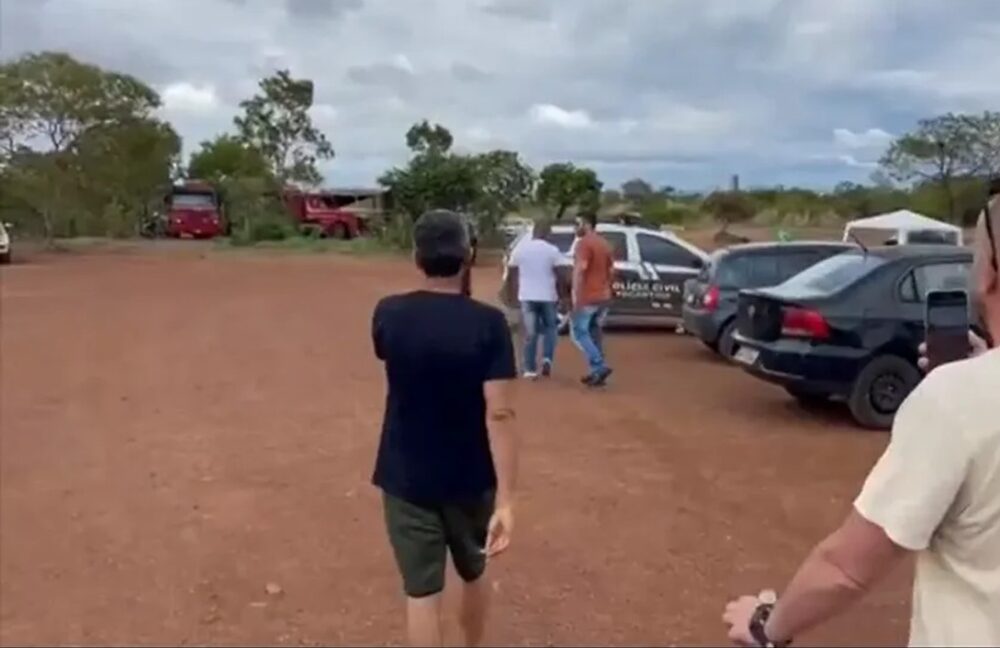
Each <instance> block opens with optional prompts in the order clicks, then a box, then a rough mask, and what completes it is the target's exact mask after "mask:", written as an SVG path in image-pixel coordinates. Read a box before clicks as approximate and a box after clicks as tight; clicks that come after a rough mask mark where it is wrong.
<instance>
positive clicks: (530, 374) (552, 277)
mask: <svg viewBox="0 0 1000 648" xmlns="http://www.w3.org/2000/svg"><path fill="white" fill-rule="evenodd" d="M551 232H552V227H551V225H550V224H549V223H548V222H547V221H539V222H537V223H535V226H534V229H533V232H532V236H531V238H529V239H528V240H526V241H523V242H522V243H521V244H520V245H518V246H517V247H515V248H514V251H513V253H512V254H511V257H510V269H509V270H508V274H507V277H508V280H509V281H510V282H511V283H512V284H513V285H516V286H517V299H518V302H519V303H520V308H521V324H522V326H523V328H524V349H523V356H522V358H523V361H522V369H523V375H524V377H525V378H528V379H534V378H537V377H538V339H539V338H541V339H542V366H541V374H542V375H543V376H549V375H550V374H551V373H552V362H553V359H554V355H555V351H556V336H557V330H556V329H557V327H558V304H559V289H560V287H561V285H562V284H563V283H566V282H565V281H564V280H563V278H562V272H563V267H564V266H565V265H566V261H565V259H564V257H563V254H562V252H560V251H559V248H557V247H556V246H554V245H552V243H550V242H549V240H548V238H549V234H550V233H551Z"/></svg>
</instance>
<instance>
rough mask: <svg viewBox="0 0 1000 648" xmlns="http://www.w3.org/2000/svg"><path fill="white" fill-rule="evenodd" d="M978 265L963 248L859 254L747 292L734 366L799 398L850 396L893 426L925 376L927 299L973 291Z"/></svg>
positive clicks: (865, 417) (862, 416) (861, 418)
mask: <svg viewBox="0 0 1000 648" xmlns="http://www.w3.org/2000/svg"><path fill="white" fill-rule="evenodd" d="M971 264H972V253H971V252H970V251H969V250H967V249H965V248H960V247H955V246H941V245H927V246H922V245H920V246H918V245H912V246H911V245H904V246H897V247H883V248H875V249H872V250H865V249H858V250H855V251H850V252H844V253H842V254H839V255H837V256H834V257H831V258H829V259H827V260H825V261H821V262H820V263H818V264H816V265H814V266H812V267H811V268H808V269H807V270H805V271H804V272H802V273H801V274H798V275H796V276H794V277H792V278H791V279H789V280H788V281H786V282H785V283H783V284H781V285H779V286H776V287H774V288H767V289H760V290H744V291H742V292H741V293H740V296H739V305H738V314H737V333H736V341H737V343H738V344H739V345H740V349H739V350H738V351H737V353H736V356H735V359H736V361H737V362H739V363H741V364H742V365H743V366H744V367H745V368H746V369H747V371H749V372H750V373H752V374H753V375H755V376H758V377H760V378H762V379H764V380H767V381H769V382H772V383H776V384H779V385H781V386H783V387H785V389H786V390H788V392H789V393H791V394H792V395H793V396H795V397H796V398H797V399H799V400H800V401H804V402H815V401H819V400H826V399H829V398H836V399H843V400H846V401H847V405H848V407H849V408H850V411H851V413H852V414H853V416H854V418H855V420H856V421H857V422H858V423H860V424H861V425H864V426H866V427H871V428H888V427H889V426H891V424H892V419H893V417H894V416H895V413H896V410H897V409H898V408H899V406H900V404H902V402H903V400H904V399H905V398H906V396H907V395H909V393H910V391H912V390H913V388H914V387H915V386H916V385H917V383H919V382H920V379H921V373H920V371H919V370H918V368H917V357H918V350H917V349H918V346H919V345H920V343H921V342H922V341H923V338H924V307H925V305H924V302H925V298H926V295H927V293H928V292H929V291H932V290H956V289H963V290H964V289H967V288H968V283H969V271H970V267H971Z"/></svg>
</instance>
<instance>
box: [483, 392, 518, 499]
mask: <svg viewBox="0 0 1000 648" xmlns="http://www.w3.org/2000/svg"><path fill="white" fill-rule="evenodd" d="M506 389H507V387H506V386H504V387H502V388H499V389H495V390H494V389H490V387H489V386H488V387H487V399H486V402H487V411H486V417H487V422H486V425H487V428H488V430H489V438H490V452H491V453H492V454H493V467H494V470H495V471H496V474H497V495H496V500H497V501H496V506H497V508H502V507H504V506H510V505H511V504H513V501H514V492H515V488H516V487H517V468H518V438H517V416H516V413H515V411H514V408H513V406H512V404H511V403H510V401H509V400H508V398H507V397H506V394H503V395H502V396H499V395H498V394H497V392H501V393H503V392H505V391H506ZM491 391H492V392H493V393H492V394H491V393H490V392H491Z"/></svg>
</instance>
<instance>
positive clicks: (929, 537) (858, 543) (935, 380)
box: [723, 183, 1000, 646]
mask: <svg viewBox="0 0 1000 648" xmlns="http://www.w3.org/2000/svg"><path fill="white" fill-rule="evenodd" d="M998 189H1000V186H997V184H996V183H994V184H993V185H992V191H991V201H990V203H989V205H988V206H987V208H986V209H985V210H984V213H983V214H982V216H981V217H980V222H979V229H978V231H977V233H976V254H975V263H974V265H973V277H972V287H973V288H972V293H973V295H974V299H975V301H976V303H977V305H978V307H979V310H980V313H981V315H982V317H983V320H984V324H985V328H986V331H987V332H988V334H989V337H991V338H992V340H993V341H994V342H997V341H1000V273H998V259H1000V246H998V244H997V237H996V234H997V232H998V229H1000V199H998V197H997V193H1000V192H998V191H997V190H998ZM991 233H992V236H991ZM974 342H975V344H976V346H978V347H980V348H978V349H977V350H976V357H974V358H971V359H969V360H963V361H960V362H954V363H951V364H946V365H944V366H942V367H940V368H937V369H934V370H933V371H932V372H931V373H930V374H929V375H928V376H927V377H926V378H925V379H924V381H923V382H922V383H921V384H920V385H919V386H918V387H917V389H916V390H914V391H913V393H912V394H911V395H910V397H909V398H907V399H906V402H905V403H904V404H903V406H902V407H901V408H900V410H899V412H898V413H897V414H896V420H895V423H894V424H893V429H892V437H891V439H890V441H889V445H888V447H887V448H886V450H885V453H884V454H883V455H882V458H881V459H879V461H878V463H877V464H876V465H875V467H874V469H872V472H871V474H869V475H868V479H867V480H866V481H865V485H864V487H863V488H862V490H861V494H860V495H859V496H858V498H857V499H856V500H855V502H854V508H853V510H852V511H851V512H850V514H849V515H848V517H847V520H846V521H845V522H844V523H843V525H842V526H841V527H840V528H839V529H838V530H837V531H835V532H834V533H833V534H832V535H831V536H829V537H828V538H827V539H826V540H824V541H823V542H821V543H820V544H819V545H818V546H817V547H816V548H815V549H814V550H813V552H812V554H810V556H809V557H808V558H807V559H806V561H805V563H803V565H802V566H801V567H800V568H799V571H798V573H796V575H795V577H794V578H793V579H792V581H791V583H789V585H788V587H787V589H786V590H785V592H784V594H783V596H782V597H781V598H780V599H777V598H776V597H775V595H774V593H773V592H766V593H762V594H761V595H760V596H756V597H755V596H744V597H742V598H740V599H737V600H735V601H733V602H731V603H730V604H729V605H728V606H727V607H726V610H725V613H724V615H723V620H724V622H725V623H726V624H727V625H728V626H729V638H730V639H731V640H732V641H733V642H735V643H737V644H739V645H750V646H752V645H775V646H781V645H785V644H787V642H789V641H790V640H791V639H792V638H793V637H795V636H797V635H798V634H799V633H801V632H803V631H805V630H807V629H809V628H811V627H812V626H814V625H816V624H818V623H820V622H822V621H825V620H827V619H829V618H830V617H832V616H834V615H835V614H836V613H838V612H840V611H841V610H843V609H844V608H846V607H847V606H849V605H850V604H851V603H853V602H854V601H855V600H857V599H858V598H860V597H861V596H862V595H863V594H864V593H865V592H867V591H868V590H869V589H870V588H871V587H872V586H874V584H875V583H876V582H877V581H878V580H879V578H880V577H881V576H883V575H884V574H885V573H887V572H888V571H889V570H890V568H891V567H892V566H893V565H895V564H896V563H898V562H900V559H901V558H902V557H903V556H905V555H906V554H907V553H908V552H915V553H916V556H917V562H916V570H917V571H916V579H915V581H914V583H913V611H912V619H911V622H910V645H911V646H1000V408H998V405H997V402H998V398H1000V348H997V347H996V346H995V345H994V347H993V348H992V349H990V350H988V349H986V344H985V343H984V342H983V341H982V340H980V339H978V338H974Z"/></svg>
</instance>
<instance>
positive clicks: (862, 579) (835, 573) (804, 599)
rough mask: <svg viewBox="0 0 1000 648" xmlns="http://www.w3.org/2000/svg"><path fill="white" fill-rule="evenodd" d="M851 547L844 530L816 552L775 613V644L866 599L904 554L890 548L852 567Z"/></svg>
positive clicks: (771, 632) (771, 628) (771, 633)
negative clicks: (847, 557)
mask: <svg viewBox="0 0 1000 648" xmlns="http://www.w3.org/2000/svg"><path fill="white" fill-rule="evenodd" d="M850 544H851V540H849V539H848V538H846V533H845V530H844V528H841V529H840V530H838V531H837V532H835V533H833V535H831V536H830V537H828V538H827V539H826V540H824V541H823V542H821V543H820V544H819V545H818V546H817V547H816V548H815V549H814V550H813V551H812V553H811V554H810V555H809V557H808V558H807V559H806V561H805V562H804V563H803V564H802V566H801V567H800V568H799V571H798V572H797V573H796V574H795V576H794V578H792V581H791V583H789V584H788V589H787V590H785V592H783V593H782V595H781V598H780V599H779V600H778V604H777V605H776V606H775V608H774V610H773V611H772V613H771V616H770V618H769V619H768V622H767V626H766V628H765V631H766V632H767V636H768V637H770V638H771V639H772V640H774V641H784V640H786V639H789V638H792V637H797V636H799V635H801V634H802V632H804V631H806V630H808V629H810V628H812V627H813V626H815V625H817V624H819V623H822V622H823V621H826V620H827V619H830V618H831V617H833V616H835V615H837V614H839V613H840V612H842V611H843V610H844V609H846V608H847V607H849V606H850V605H851V604H852V603H854V602H855V601H857V600H858V599H860V598H861V597H862V596H864V595H865V594H866V593H867V592H868V590H869V589H870V588H871V587H872V586H873V585H874V584H875V583H876V582H878V580H879V579H881V578H882V576H884V575H885V574H886V573H887V572H888V571H889V569H891V567H892V566H893V565H894V564H895V562H896V560H895V559H896V557H898V556H901V555H902V554H903V551H902V550H900V549H891V548H890V549H889V550H888V552H887V553H879V554H874V553H873V554H869V555H868V556H869V557H868V558H867V559H864V560H860V561H853V562H854V567H848V566H847V565H848V564H850V563H851V562H852V561H851V560H849V559H846V558H845V556H846V555H847V552H846V551H845V548H847V547H849V546H850ZM852 572H853V573H852Z"/></svg>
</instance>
